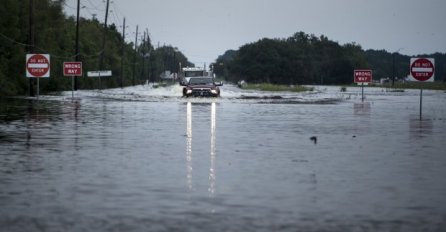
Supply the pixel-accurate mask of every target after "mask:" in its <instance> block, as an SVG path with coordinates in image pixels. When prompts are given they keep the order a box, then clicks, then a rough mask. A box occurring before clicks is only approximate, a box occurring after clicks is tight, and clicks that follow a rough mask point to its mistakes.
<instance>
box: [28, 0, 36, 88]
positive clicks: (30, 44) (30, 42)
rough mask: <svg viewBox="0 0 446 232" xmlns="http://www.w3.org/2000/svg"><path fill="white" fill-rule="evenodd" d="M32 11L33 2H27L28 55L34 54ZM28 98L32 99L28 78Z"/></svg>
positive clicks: (31, 86) (32, 82) (30, 84)
mask: <svg viewBox="0 0 446 232" xmlns="http://www.w3.org/2000/svg"><path fill="white" fill-rule="evenodd" d="M33 10H34V2H33V0H29V18H28V19H29V28H28V29H29V32H28V33H29V34H28V36H29V37H28V53H29V54H32V53H33V52H34V21H33V16H34V15H33V14H34V13H33ZM28 83H29V96H31V97H34V95H35V94H34V79H33V78H31V77H30V78H29V80H28Z"/></svg>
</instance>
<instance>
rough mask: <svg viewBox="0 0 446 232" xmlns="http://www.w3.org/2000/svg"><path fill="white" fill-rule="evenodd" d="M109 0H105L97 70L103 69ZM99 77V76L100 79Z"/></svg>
mask: <svg viewBox="0 0 446 232" xmlns="http://www.w3.org/2000/svg"><path fill="white" fill-rule="evenodd" d="M109 2H110V0H107V5H106V7H105V20H104V34H103V35H102V51H101V56H100V59H99V71H101V70H102V69H103V65H104V54H105V39H106V35H107V19H108V5H109ZM100 79H101V78H99V80H100Z"/></svg>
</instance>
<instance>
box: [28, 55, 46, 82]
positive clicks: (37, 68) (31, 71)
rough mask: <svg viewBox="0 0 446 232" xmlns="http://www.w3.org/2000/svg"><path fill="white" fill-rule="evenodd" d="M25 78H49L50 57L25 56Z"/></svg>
mask: <svg viewBox="0 0 446 232" xmlns="http://www.w3.org/2000/svg"><path fill="white" fill-rule="evenodd" d="M26 77H50V55H49V54H26Z"/></svg>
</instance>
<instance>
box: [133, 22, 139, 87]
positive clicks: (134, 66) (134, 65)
mask: <svg viewBox="0 0 446 232" xmlns="http://www.w3.org/2000/svg"><path fill="white" fill-rule="evenodd" d="M137 48H138V25H136V35H135V56H134V57H133V74H132V75H133V77H132V84H133V85H135V73H136V54H137Z"/></svg>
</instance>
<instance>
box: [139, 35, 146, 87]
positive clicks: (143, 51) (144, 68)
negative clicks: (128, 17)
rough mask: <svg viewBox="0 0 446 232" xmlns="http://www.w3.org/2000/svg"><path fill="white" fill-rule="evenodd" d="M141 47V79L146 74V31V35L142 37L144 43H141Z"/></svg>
mask: <svg viewBox="0 0 446 232" xmlns="http://www.w3.org/2000/svg"><path fill="white" fill-rule="evenodd" d="M141 49H142V66H141V67H142V69H141V76H140V77H139V80H140V81H141V80H143V79H144V76H145V70H146V67H145V63H146V62H145V61H146V32H145V31H144V37H143V39H142V43H141Z"/></svg>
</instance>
